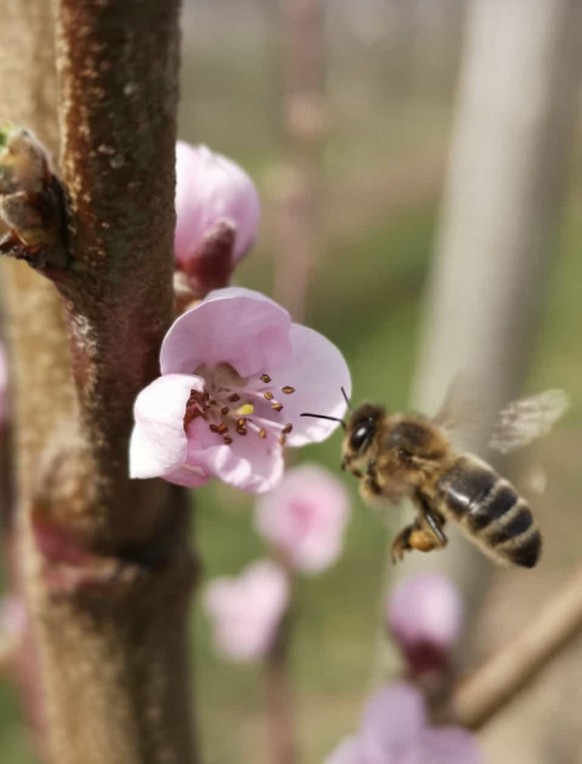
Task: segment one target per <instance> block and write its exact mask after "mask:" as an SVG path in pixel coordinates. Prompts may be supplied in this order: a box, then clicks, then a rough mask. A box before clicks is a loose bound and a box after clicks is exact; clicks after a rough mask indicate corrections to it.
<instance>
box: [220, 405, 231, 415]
mask: <svg viewBox="0 0 582 764" xmlns="http://www.w3.org/2000/svg"><path fill="white" fill-rule="evenodd" d="M229 411H230V409H229V408H228V406H223V407H222V408H221V409H220V413H221V414H222V416H226V415H227V414H228V412H229Z"/></svg>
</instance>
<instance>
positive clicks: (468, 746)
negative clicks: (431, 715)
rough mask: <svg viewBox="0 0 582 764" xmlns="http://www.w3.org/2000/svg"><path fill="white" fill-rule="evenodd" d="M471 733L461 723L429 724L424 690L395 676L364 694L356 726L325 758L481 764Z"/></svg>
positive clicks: (331, 761)
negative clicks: (440, 725) (392, 681)
mask: <svg viewBox="0 0 582 764" xmlns="http://www.w3.org/2000/svg"><path fill="white" fill-rule="evenodd" d="M481 761H482V760H481V755H480V753H479V749H478V748H477V745H476V743H475V740H474V738H473V736H472V735H471V734H470V733H469V732H467V731H466V730H463V729H461V728H460V727H437V728H431V727H428V726H427V712H426V704H425V700H424V696H423V695H422V693H421V692H420V691H419V690H418V689H417V688H416V687H414V686H413V685H410V684H407V683H405V682H396V683H394V684H391V685H387V686H386V687H382V688H381V689H380V690H378V691H377V692H375V693H374V695H372V697H371V698H370V699H369V700H368V702H367V704H366V707H365V709H364V713H363V715H362V719H361V722H360V729H359V730H358V732H357V733H356V735H354V736H353V737H350V738H347V739H345V740H343V741H342V742H341V743H340V744H339V746H338V747H337V748H336V749H335V751H334V752H333V753H332V754H331V755H330V756H328V758H327V759H326V760H325V764H481Z"/></svg>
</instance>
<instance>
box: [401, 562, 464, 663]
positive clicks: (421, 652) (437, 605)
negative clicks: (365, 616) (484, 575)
mask: <svg viewBox="0 0 582 764" xmlns="http://www.w3.org/2000/svg"><path fill="white" fill-rule="evenodd" d="M387 617H388V627H389V629H390V631H391V633H392V635H393V637H394V639H395V640H396V642H397V643H398V645H399V647H400V649H401V650H402V652H403V654H404V656H405V658H406V660H407V662H408V664H409V666H410V669H411V670H412V671H413V673H415V674H421V673H425V672H433V671H441V670H444V669H445V668H446V667H447V664H448V661H449V656H450V652H451V650H452V648H453V646H454V644H455V642H456V640H457V638H458V636H459V632H460V629H461V623H462V602H461V597H460V595H459V592H458V590H457V588H456V587H455V586H454V584H453V583H452V582H451V581H450V580H449V579H448V578H447V577H446V576H443V575H441V574H438V573H419V574H417V575H415V576H412V577H411V578H408V579H406V580H405V581H403V582H402V583H400V584H398V585H397V586H396V588H395V589H394V590H393V591H392V592H391V594H390V596H389V599H388V605H387Z"/></svg>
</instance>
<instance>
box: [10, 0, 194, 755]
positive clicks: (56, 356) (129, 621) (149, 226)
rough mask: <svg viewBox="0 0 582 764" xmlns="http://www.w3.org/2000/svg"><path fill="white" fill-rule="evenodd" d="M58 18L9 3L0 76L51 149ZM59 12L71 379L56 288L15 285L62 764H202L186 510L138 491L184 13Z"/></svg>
mask: <svg viewBox="0 0 582 764" xmlns="http://www.w3.org/2000/svg"><path fill="white" fill-rule="evenodd" d="M47 7H49V4H45V3H42V4H38V3H36V2H35V0H27V1H24V2H20V0H9V2H8V5H7V8H6V9H5V13H4V15H3V26H2V32H3V33H6V47H5V48H4V49H3V50H4V51H5V52H7V55H6V56H5V57H4V58H3V59H1V60H0V76H1V77H2V80H3V85H4V81H7V82H8V90H9V91H10V92H9V98H8V100H7V101H6V103H7V104H9V105H10V104H11V105H12V106H13V107H14V108H13V110H12V112H9V113H8V114H7V115H6V116H8V117H10V118H12V120H13V121H15V122H16V121H18V122H19V123H20V124H24V125H25V126H27V127H28V126H29V127H31V128H33V129H34V130H36V131H37V132H38V133H39V135H40V136H41V137H43V135H46V133H45V129H44V128H45V127H46V126H47V125H49V126H50V125H54V124H55V122H54V105H55V103H56V98H55V99H53V100H52V101H51V102H49V103H48V104H47V102H46V101H44V100H41V101H40V102H39V103H40V104H44V108H41V106H39V105H37V104H36V103H35V101H34V99H33V97H32V95H31V94H35V93H36V94H38V91H39V90H40V89H41V88H43V87H44V86H45V82H46V78H47V72H48V79H49V81H50V71H51V67H52V61H48V60H42V64H43V67H44V68H41V55H42V53H41V51H45V50H47V39H48V40H50V39H51V38H52V36H53V27H52V19H51V17H50V13H49V12H48V11H47ZM54 7H55V12H56V39H57V48H58V56H57V60H58V70H59V89H60V98H59V103H60V123H61V126H62V137H63V142H62V179H63V181H64V182H65V184H66V186H67V190H68V193H69V203H70V209H69V214H70V231H69V245H70V256H71V265H70V268H68V269H67V270H65V271H63V272H62V273H60V274H58V275H55V284H56V285H57V287H58V289H59V291H60V292H61V295H62V296H63V297H64V305H65V308H66V318H67V323H68V334H69V340H70V349H71V357H72V362H71V363H69V357H68V352H67V345H66V342H65V341H64V338H65V331H63V323H62V317H61V314H60V305H59V303H58V301H57V299H56V298H57V293H56V290H55V289H54V287H53V286H52V285H51V284H50V283H49V282H48V281H46V280H45V281H44V282H43V281H42V280H41V279H40V277H39V276H37V275H35V274H34V273H33V272H32V271H30V270H29V269H27V268H25V266H24V265H23V264H18V263H17V264H15V263H11V264H10V265H11V267H10V268H9V273H10V279H9V285H8V291H9V298H10V306H11V310H10V338H11V346H12V355H13V358H14V361H15V367H16V383H15V385H14V389H15V390H16V392H17V407H16V408H17V411H16V429H17V444H18V457H19V463H20V481H19V491H20V496H19V501H20V510H19V514H20V535H21V544H22V549H23V554H24V557H25V559H26V572H27V588H28V594H29V601H30V602H31V604H32V610H33V617H34V620H35V625H36V631H37V634H38V639H39V649H40V659H41V668H42V680H43V690H44V696H45V698H46V709H47V714H48V720H47V727H48V729H49V731H50V741H49V749H50V756H51V760H53V761H55V762H57V761H58V762H59V764H81V762H82V764H150V763H151V764H158V763H160V762H164V764H170V763H171V762H175V763H176V764H178V763H179V764H189V763H190V762H193V761H195V754H194V751H193V742H192V734H191V724H190V699H189V687H190V683H189V672H188V666H187V664H188V657H187V656H188V652H187V647H188V643H187V622H188V600H189V594H190V590H191V586H192V580H193V574H194V572H195V568H194V565H193V563H192V559H191V556H190V553H189V550H188V516H189V507H188V503H187V500H186V496H185V495H184V494H183V493H182V491H181V490H180V489H175V488H173V487H170V486H169V485H167V484H164V483H162V482H161V481H130V480H129V478H128V469H127V449H128V440H129V434H130V431H131V426H132V405H133V400H134V398H135V396H136V394H137V392H138V391H139V390H140V389H142V388H143V387H144V386H145V385H146V384H148V383H149V382H150V381H151V379H153V378H154V376H156V374H157V373H158V365H157V357H158V350H159V345H160V342H161V339H162V336H163V333H164V331H165V329H166V328H167V326H168V324H169V322H170V320H171V315H172V270H173V255H172V249H173V246H172V245H173V228H174V204H173V198H174V143H175V129H176V128H175V109H176V97H177V70H178V40H179V35H178V19H177V15H178V0H170V1H169V2H168V1H166V0H146V2H143V0H127V1H125V0H124V1H123V2H122V1H121V0H88V1H87V2H84V3H77V2H74V0H62V1H61V2H57V3H55V6H54ZM31 32H33V33H34V34H33V40H34V42H33V44H31V45H30V47H27V45H28V38H29V37H30V35H31ZM3 36H4V34H3ZM9 38H10V39H9ZM3 42H4V40H3ZM49 49H50V46H49ZM14 60H17V62H18V66H17V67H16V70H14V68H12V69H11V66H12V62H13V61H14ZM15 80H16V83H17V84H14V82H15ZM4 92H6V88H5V89H4ZM22 104H24V105H26V106H27V108H23V105H22ZM53 145H54V144H53ZM53 317H55V318H54V325H55V327H56V328H55V329H54V331H52V323H51V322H52V321H53ZM56 317H58V318H56ZM51 331H52V334H51ZM35 349H36V351H37V353H36V354H35V352H34V351H35ZM70 369H72V379H71V377H70ZM49 382H50V384H49ZM20 383H22V386H21V384H20ZM72 383H73V384H72Z"/></svg>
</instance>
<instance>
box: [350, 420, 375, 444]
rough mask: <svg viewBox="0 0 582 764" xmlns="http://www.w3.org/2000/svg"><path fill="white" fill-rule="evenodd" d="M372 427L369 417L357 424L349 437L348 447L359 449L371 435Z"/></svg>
mask: <svg viewBox="0 0 582 764" xmlns="http://www.w3.org/2000/svg"><path fill="white" fill-rule="evenodd" d="M373 429H374V424H373V421H372V420H371V419H367V420H366V421H365V422H363V423H362V424H360V425H358V426H357V427H356V429H355V430H354V433H353V435H352V437H351V438H350V447H351V448H352V449H353V450H354V451H361V450H362V448H363V447H364V446H365V445H366V444H367V443H368V441H369V440H370V438H371V437H372V433H373Z"/></svg>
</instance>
